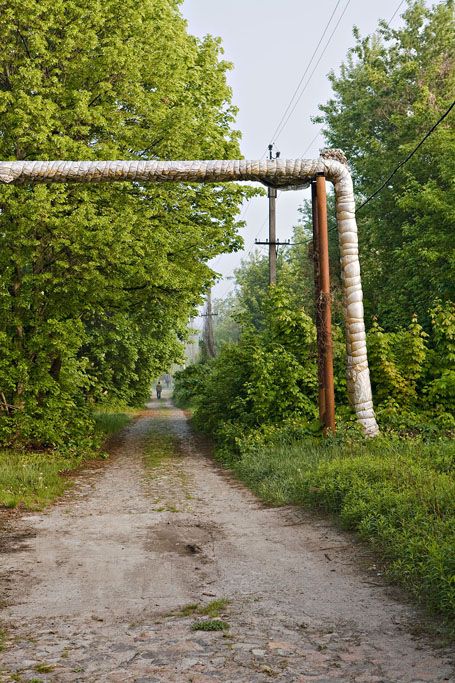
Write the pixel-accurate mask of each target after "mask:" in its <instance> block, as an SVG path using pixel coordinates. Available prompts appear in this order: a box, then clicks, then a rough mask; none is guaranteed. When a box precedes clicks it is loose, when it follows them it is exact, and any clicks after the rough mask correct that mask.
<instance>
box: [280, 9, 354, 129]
mask: <svg viewBox="0 0 455 683" xmlns="http://www.w3.org/2000/svg"><path fill="white" fill-rule="evenodd" d="M350 2H351V0H347V2H346V5H345V6H344V9H343V11H342V12H341V14H340V16H339V17H338V21H337V23H336V24H335V27H334V29H333V30H332V33H331V34H330V36H329V38H328V40H327V42H326V44H325V45H324V48H323V50H322V52H321V54H320V55H319V58H318V61H317V62H316V64H315V65H314V68H313V70H312V72H311V73H310V75H309V76H308V79H307V81H306V83H305V85H304V86H303V88H302V90H301V91H300V94H299V96H298V98H297V99H296V101H295V102H294V105H293V106H292V108H291V110H290V111H289V113H288V115H287V116H286V119H285V120H284V121H283V123H282V124H281V128H280V130H279V131H278V133H277V135H276V136H275V140H277V139H278V138H279V136H280V135H281V133H282V132H283V130H284V129H285V127H286V126H287V124H288V121H289V119H290V118H291V116H292V114H293V113H294V112H295V110H296V108H297V105H298V103H299V102H300V100H301V99H302V96H303V93H304V92H305V90H306V89H307V87H308V85H309V84H310V81H311V79H312V78H313V76H314V73H315V71H316V69H317V68H318V66H319V64H320V62H321V60H322V58H323V56H324V55H325V52H326V50H327V48H328V46H329V45H330V41H331V40H332V38H333V36H334V35H335V31H336V30H337V28H338V26H339V25H340V23H341V20H342V19H343V17H344V15H345V13H346V10H347V8H348V7H349V4H350Z"/></svg>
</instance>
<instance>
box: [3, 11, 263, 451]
mask: <svg viewBox="0 0 455 683" xmlns="http://www.w3.org/2000/svg"><path fill="white" fill-rule="evenodd" d="M0 40H1V42H2V46H3V50H2V54H1V56H0V74H1V75H0V118H1V123H0V156H1V158H2V159H118V158H124V159H172V158H173V159H182V158H184V159H185V158H187V159H191V158H206V159H212V158H232V157H234V158H238V157H239V147H238V139H239V133H238V132H237V131H235V130H232V125H233V122H234V118H235V114H236V110H235V108H234V107H233V106H232V105H231V91H230V88H229V86H228V85H227V82H226V72H227V70H228V69H229V68H230V64H229V63H227V62H226V61H224V60H223V59H222V48H221V45H220V41H219V40H218V39H215V38H213V37H211V36H207V37H206V38H204V39H203V40H198V39H196V38H194V37H192V36H190V35H188V33H187V30H186V24H185V21H184V20H183V18H182V17H181V15H180V10H179V2H178V1H177V0H145V1H144V2H142V3H140V5H138V3H137V2H135V1H134V0H125V1H122V2H119V0H106V1H105V2H99V1H98V0H95V2H92V1H90V2H88V0H65V1H63V0H40V1H39V2H38V1H37V0H25V1H24V2H21V3H18V2H17V1H16V0H6V2H4V3H3V4H2V13H1V18H0ZM249 193H250V190H249V189H245V188H242V187H240V186H229V187H228V186H216V185H211V186H201V185H198V186H196V185H194V186H193V185H187V186H184V185H183V184H173V185H169V186H166V185H160V186H141V185H139V184H137V183H136V184H122V183H119V184H114V185H99V186H88V185H87V186H83V185H79V186H78V185H51V186H44V185H43V186H25V187H20V188H18V187H2V189H1V196H0V209H1V210H0V228H1V229H0V242H1V249H0V270H1V272H2V280H1V284H0V344H1V348H2V354H1V357H0V401H1V405H0V440H1V441H2V442H3V444H10V445H13V446H22V445H26V446H30V445H31V446H33V447H36V448H41V447H46V448H51V449H52V448H55V447H61V445H62V444H64V443H77V442H78V441H79V440H80V438H81V434H86V435H87V436H88V437H90V434H91V432H92V428H93V426H92V417H91V416H92V411H91V409H90V407H87V403H88V404H89V406H91V405H92V404H93V403H94V402H96V403H99V402H100V401H103V400H105V401H107V402H108V403H110V402H112V401H117V402H128V403H129V404H138V403H141V402H142V401H143V400H144V399H146V398H147V395H148V391H149V386H150V383H151V380H152V378H153V377H154V376H157V375H158V374H159V373H160V372H162V371H163V370H165V369H166V368H168V367H169V366H170V365H171V363H173V362H174V361H179V360H180V359H181V353H182V348H181V347H182V345H181V341H182V340H183V339H184V338H185V336H186V322H187V320H188V317H189V316H190V315H191V314H192V313H193V312H194V311H195V308H196V306H197V304H198V303H199V302H200V300H201V292H202V291H203V290H204V288H206V287H207V286H208V285H209V284H210V282H211V281H212V279H213V273H212V271H211V270H210V269H209V267H208V266H207V262H208V261H209V260H210V259H211V258H212V257H213V256H215V255H216V254H219V253H221V252H225V251H231V250H235V249H237V248H239V246H240V245H241V240H240V238H239V237H238V235H237V227H238V226H239V225H240V224H239V223H238V222H237V221H236V219H235V216H236V214H237V211H238V207H239V205H240V203H241V201H242V199H243V197H244V196H245V195H248V194H249Z"/></svg>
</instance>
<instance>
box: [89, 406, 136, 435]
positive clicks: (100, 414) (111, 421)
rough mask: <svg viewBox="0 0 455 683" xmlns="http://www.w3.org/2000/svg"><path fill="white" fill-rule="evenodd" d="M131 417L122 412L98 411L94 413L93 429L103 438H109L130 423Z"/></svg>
mask: <svg viewBox="0 0 455 683" xmlns="http://www.w3.org/2000/svg"><path fill="white" fill-rule="evenodd" d="M131 418H132V415H128V414H127V413H125V412H123V410H122V412H110V411H109V409H107V408H105V409H98V410H97V411H96V413H95V427H96V430H97V431H98V432H100V433H101V434H103V435H105V436H111V435H112V434H116V433H117V432H119V431H120V430H122V429H123V428H124V427H126V425H127V424H128V423H129V422H131Z"/></svg>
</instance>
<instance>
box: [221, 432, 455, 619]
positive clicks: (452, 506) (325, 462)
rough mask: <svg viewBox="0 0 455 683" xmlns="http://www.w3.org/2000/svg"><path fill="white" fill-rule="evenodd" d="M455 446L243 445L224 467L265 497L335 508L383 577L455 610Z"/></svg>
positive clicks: (438, 607)
mask: <svg viewBox="0 0 455 683" xmlns="http://www.w3.org/2000/svg"><path fill="white" fill-rule="evenodd" d="M454 462H455V444H454V442H450V441H440V442H436V443H433V444H424V443H421V442H416V441H400V440H398V439H396V440H390V439H386V438H378V439H374V440H371V441H368V442H365V441H358V442H353V443H344V444H343V443H342V442H341V443H340V442H337V441H332V442H331V441H330V440H328V441H327V442H321V441H319V440H316V439H308V440H304V441H300V442H295V443H293V444H288V445H268V446H256V447H255V448H250V449H247V450H246V451H245V452H243V453H242V455H241V456H240V457H239V458H237V459H231V460H230V463H229V464H230V466H231V467H232V468H233V469H234V470H235V471H236V472H237V474H238V475H239V477H240V478H241V479H242V480H243V481H244V482H246V483H247V484H248V485H249V486H250V487H251V488H252V489H253V490H254V491H255V492H256V493H257V494H258V495H259V496H260V497H261V498H262V499H263V500H265V501H267V502H268V503H272V504H274V505H285V504H289V503H291V504H292V503H293V504H298V505H305V506H309V507H313V508H319V509H322V510H325V511H329V512H332V513H335V514H336V515H337V516H339V518H340V519H341V521H342V523H343V525H344V526H345V527H346V528H348V529H353V530H355V531H357V532H358V533H359V534H360V535H361V537H362V538H363V539H365V540H367V541H368V542H370V543H371V544H372V545H373V547H374V548H375V550H376V551H378V552H379V553H380V554H381V556H382V557H383V558H384V560H385V561H386V562H387V564H388V572H389V575H390V576H391V577H392V578H393V579H394V580H395V581H397V582H399V583H401V584H403V585H404V586H405V587H406V588H407V589H409V590H410V591H411V592H412V593H414V595H416V596H418V598H419V599H420V600H422V601H423V602H424V603H426V604H427V605H428V606H429V607H431V608H432V609H433V610H435V611H438V612H441V613H443V614H445V615H447V616H449V615H452V616H453V614H455V479H454V476H453V472H454Z"/></svg>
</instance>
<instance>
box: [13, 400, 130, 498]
mask: <svg viewBox="0 0 455 683" xmlns="http://www.w3.org/2000/svg"><path fill="white" fill-rule="evenodd" d="M131 413H132V411H131V410H128V411H127V412H126V413H125V412H120V411H119V409H118V408H117V409H115V408H114V409H108V408H106V407H104V408H102V409H100V410H97V411H96V412H95V416H94V421H95V425H96V428H95V434H94V436H93V437H92V438H91V439H90V440H84V439H82V438H81V439H80V441H79V443H77V444H72V443H71V442H68V443H67V444H66V445H65V447H63V446H62V447H61V448H60V449H58V450H48V451H32V450H18V449H8V450H0V506H4V507H8V508H15V507H24V508H26V509H29V510H37V509H41V508H43V507H45V506H46V505H49V504H50V503H52V502H53V501H54V500H55V499H56V498H58V497H59V496H61V495H62V493H63V492H64V491H65V490H66V489H67V488H68V487H69V486H71V479H70V478H69V477H68V476H66V475H67V474H68V473H69V472H71V471H73V470H75V469H77V468H78V467H80V466H81V465H82V464H83V463H84V462H85V461H87V460H90V459H94V458H98V457H100V452H99V447H100V446H102V443H103V441H105V439H106V437H108V436H111V435H113V434H115V433H117V432H119V431H120V430H121V429H123V428H124V427H125V426H126V425H127V424H128V422H130V420H131V417H132V414H131ZM101 457H102V458H106V457H107V454H105V453H102V454H101Z"/></svg>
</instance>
